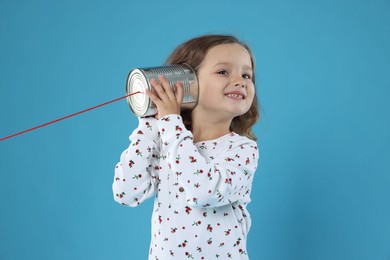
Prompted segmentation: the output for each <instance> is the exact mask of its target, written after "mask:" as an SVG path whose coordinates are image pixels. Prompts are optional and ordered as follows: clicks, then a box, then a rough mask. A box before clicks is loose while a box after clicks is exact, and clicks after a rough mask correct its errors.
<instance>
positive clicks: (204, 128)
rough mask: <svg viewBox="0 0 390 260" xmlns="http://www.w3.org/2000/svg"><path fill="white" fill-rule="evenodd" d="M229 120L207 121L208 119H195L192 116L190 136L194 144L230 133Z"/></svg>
mask: <svg viewBox="0 0 390 260" xmlns="http://www.w3.org/2000/svg"><path fill="white" fill-rule="evenodd" d="M230 124H231V120H230V121H229V120H227V121H226V120H220V121H218V120H208V118H205V117H203V118H202V117H200V118H197V116H196V114H193V115H192V135H193V137H194V143H197V142H201V141H208V140H213V139H216V138H219V137H221V136H224V135H226V134H228V133H230V132H231V131H230Z"/></svg>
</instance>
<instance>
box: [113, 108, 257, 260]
mask: <svg viewBox="0 0 390 260" xmlns="http://www.w3.org/2000/svg"><path fill="white" fill-rule="evenodd" d="M130 141H131V144H130V146H129V147H128V148H127V149H126V150H125V151H124V152H123V153H122V155H121V158H120V162H118V164H117V165H116V168H115V178H114V183H113V193H114V199H115V200H116V201H117V202H119V203H121V204H123V205H126V206H131V207H135V206H137V205H139V204H140V203H142V202H143V201H145V200H146V199H148V198H150V197H151V196H153V194H156V196H155V203H154V211H153V216H152V238H151V243H150V252H149V259H154V260H155V259H160V260H164V259H187V258H188V259H248V253H247V250H246V237H247V233H248V231H249V228H250V225H251V219H250V215H249V213H248V211H247V209H246V205H247V204H248V203H249V202H250V192H251V187H252V181H253V176H254V173H255V171H256V168H257V165H258V157H259V152H258V149H257V144H256V143H255V142H254V141H252V140H250V139H248V138H246V137H243V136H240V135H238V134H235V133H233V132H232V133H230V134H227V135H224V136H222V137H219V138H217V139H214V140H209V141H204V142H198V143H194V142H193V137H192V133H191V132H190V131H188V130H187V129H186V128H185V126H184V124H183V121H182V118H181V116H179V115H168V116H165V117H163V118H161V119H160V120H156V119H154V118H139V126H138V128H137V129H135V130H134V131H133V133H132V134H131V135H130Z"/></svg>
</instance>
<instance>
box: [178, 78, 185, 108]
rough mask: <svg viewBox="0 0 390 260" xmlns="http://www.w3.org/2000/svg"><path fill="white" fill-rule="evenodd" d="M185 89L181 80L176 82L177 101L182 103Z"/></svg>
mask: <svg viewBox="0 0 390 260" xmlns="http://www.w3.org/2000/svg"><path fill="white" fill-rule="evenodd" d="M183 97H184V89H183V84H181V82H180V81H178V82H176V101H177V103H179V104H181V103H182V102H183Z"/></svg>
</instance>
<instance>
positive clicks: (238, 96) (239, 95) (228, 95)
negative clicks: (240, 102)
mask: <svg viewBox="0 0 390 260" xmlns="http://www.w3.org/2000/svg"><path fill="white" fill-rule="evenodd" d="M225 96H226V97H228V98H233V99H244V98H245V97H244V96H243V95H241V94H234V93H228V94H225Z"/></svg>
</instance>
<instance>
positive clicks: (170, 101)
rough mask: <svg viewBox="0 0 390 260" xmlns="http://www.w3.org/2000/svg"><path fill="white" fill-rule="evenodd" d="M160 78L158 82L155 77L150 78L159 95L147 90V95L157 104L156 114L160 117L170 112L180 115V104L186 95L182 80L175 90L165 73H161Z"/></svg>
mask: <svg viewBox="0 0 390 260" xmlns="http://www.w3.org/2000/svg"><path fill="white" fill-rule="evenodd" d="M158 80H159V82H157V81H156V80H155V79H151V80H150V83H151V84H152V86H153V88H154V90H155V91H156V93H157V95H156V94H154V93H152V92H151V91H150V90H148V89H147V90H146V95H147V96H148V97H149V98H150V99H151V100H152V102H153V103H154V104H156V106H157V112H158V114H157V115H156V118H157V119H160V118H162V117H164V116H166V115H169V114H178V115H180V106H181V103H182V102H183V96H184V92H183V86H182V84H181V82H180V81H178V82H176V84H175V87H176V91H174V90H173V89H172V87H171V86H170V85H169V82H168V80H167V79H166V78H165V77H164V76H163V75H160V76H159V77H158Z"/></svg>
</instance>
